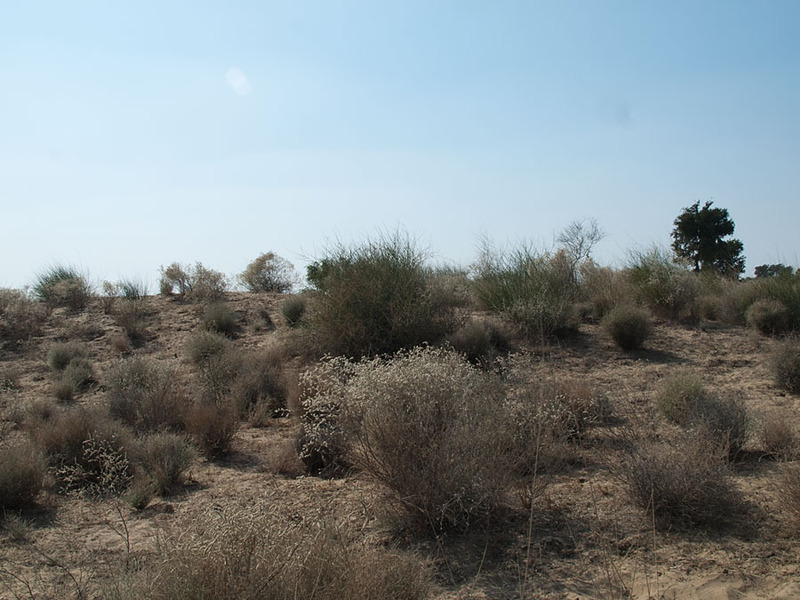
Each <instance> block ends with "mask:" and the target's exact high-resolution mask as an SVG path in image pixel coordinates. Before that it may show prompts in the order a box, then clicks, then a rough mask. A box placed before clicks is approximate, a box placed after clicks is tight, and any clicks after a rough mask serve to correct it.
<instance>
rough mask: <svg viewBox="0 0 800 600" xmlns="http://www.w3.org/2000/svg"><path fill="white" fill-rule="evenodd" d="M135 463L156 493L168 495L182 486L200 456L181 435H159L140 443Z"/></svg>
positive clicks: (143, 439) (159, 433) (161, 433)
mask: <svg viewBox="0 0 800 600" xmlns="http://www.w3.org/2000/svg"><path fill="white" fill-rule="evenodd" d="M133 454H134V460H135V463H136V466H137V467H138V468H139V469H140V470H141V472H142V474H143V477H144V478H145V479H146V480H147V481H148V482H149V483H150V486H151V489H152V490H153V492H155V493H156V494H158V495H159V496H169V495H170V494H171V493H173V492H174V491H175V490H176V489H177V488H179V487H180V486H181V485H182V484H183V478H184V475H185V473H186V471H187V470H188V469H189V467H190V466H191V465H192V463H193V462H194V460H195V457H196V455H197V453H196V450H195V448H194V446H192V444H191V443H189V441H188V440H187V439H186V438H185V437H183V436H182V435H178V434H176V433H169V432H157V433H151V434H148V435H146V436H145V437H144V438H142V439H141V440H139V443H138V444H137V446H136V448H135V451H134V453H133Z"/></svg>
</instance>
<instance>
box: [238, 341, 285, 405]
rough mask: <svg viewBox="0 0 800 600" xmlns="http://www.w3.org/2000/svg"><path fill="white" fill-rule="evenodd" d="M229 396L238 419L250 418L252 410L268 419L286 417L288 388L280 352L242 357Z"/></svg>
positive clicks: (267, 352) (278, 350) (271, 350)
mask: <svg viewBox="0 0 800 600" xmlns="http://www.w3.org/2000/svg"><path fill="white" fill-rule="evenodd" d="M230 397H231V399H232V401H233V402H234V404H235V405H236V410H237V412H238V414H239V415H240V416H248V418H253V416H254V414H253V411H258V412H260V413H262V414H263V415H264V416H268V417H279V416H285V414H286V399H287V389H286V378H285V375H284V372H283V356H282V354H281V351H280V349H279V348H277V347H272V348H269V349H267V350H264V351H260V352H253V353H251V354H248V355H245V356H244V357H243V358H242V364H241V368H240V369H239V372H238V376H237V377H236V379H235V380H234V381H233V382H232V384H231V392H230Z"/></svg>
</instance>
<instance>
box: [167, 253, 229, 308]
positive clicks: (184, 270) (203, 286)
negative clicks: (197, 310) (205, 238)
mask: <svg viewBox="0 0 800 600" xmlns="http://www.w3.org/2000/svg"><path fill="white" fill-rule="evenodd" d="M159 289H160V291H161V294H162V295H163V296H171V295H173V294H176V293H177V295H178V296H179V297H180V298H181V299H184V300H187V301H189V302H219V301H220V300H222V298H223V296H224V294H225V292H226V291H227V289H228V280H227V278H226V277H225V275H224V274H222V273H220V272H219V271H214V270H213V269H208V268H206V267H204V266H203V264H202V263H199V262H198V263H195V265H194V266H184V265H181V264H180V263H172V264H171V265H169V266H168V267H167V268H165V269H163V268H162V270H161V281H160V284H159Z"/></svg>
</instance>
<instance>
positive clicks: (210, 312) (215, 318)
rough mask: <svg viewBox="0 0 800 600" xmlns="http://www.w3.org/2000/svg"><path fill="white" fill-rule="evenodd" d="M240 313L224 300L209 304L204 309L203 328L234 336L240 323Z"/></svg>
mask: <svg viewBox="0 0 800 600" xmlns="http://www.w3.org/2000/svg"><path fill="white" fill-rule="evenodd" d="M238 321H239V315H238V314H237V313H236V311H235V310H233V309H232V308H231V307H230V306H228V305H227V304H225V303H223V302H214V303H213V304H209V305H208V306H207V307H206V309H205V311H203V328H204V329H206V330H207V331H216V332H217V333H221V334H223V335H225V336H227V337H233V334H234V333H235V332H236V328H237V327H238V325H239V323H238Z"/></svg>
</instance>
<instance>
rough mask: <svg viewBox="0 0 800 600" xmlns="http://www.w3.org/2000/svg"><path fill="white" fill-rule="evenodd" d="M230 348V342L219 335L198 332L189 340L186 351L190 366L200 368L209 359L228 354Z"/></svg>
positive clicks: (209, 332)
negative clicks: (190, 362)
mask: <svg viewBox="0 0 800 600" xmlns="http://www.w3.org/2000/svg"><path fill="white" fill-rule="evenodd" d="M231 348H232V344H231V341H230V340H229V339H228V338H227V337H225V336H224V335H222V334H221V333H217V332H215V331H199V332H197V333H196V334H194V335H193V336H192V337H191V338H190V340H189V344H188V347H187V351H188V353H189V359H190V360H191V361H192V364H194V365H195V366H200V365H202V364H203V363H204V362H206V361H208V360H210V359H211V358H213V357H215V356H219V355H220V354H224V353H226V352H228V351H229V350H230V349H231Z"/></svg>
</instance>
